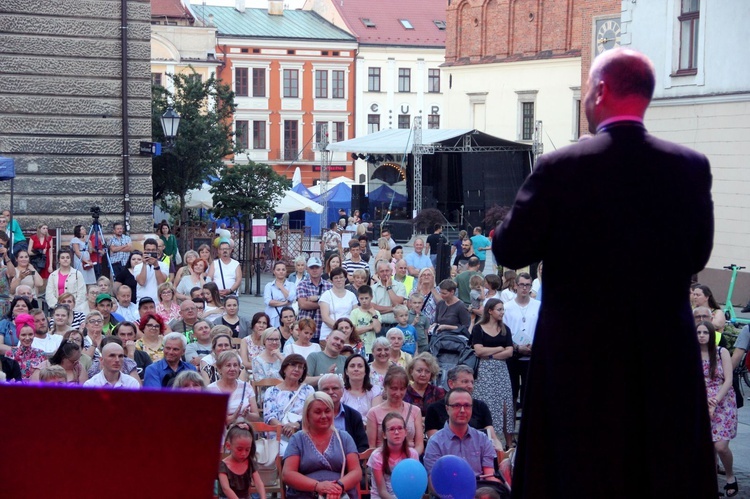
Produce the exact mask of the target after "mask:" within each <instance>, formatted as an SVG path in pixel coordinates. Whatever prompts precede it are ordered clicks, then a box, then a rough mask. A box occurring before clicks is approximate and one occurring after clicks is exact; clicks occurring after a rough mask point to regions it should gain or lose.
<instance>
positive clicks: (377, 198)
mask: <svg viewBox="0 0 750 499" xmlns="http://www.w3.org/2000/svg"><path fill="white" fill-rule="evenodd" d="M368 198H369V200H370V204H373V203H386V204H390V202H391V199H393V206H406V204H407V203H408V202H409V198H407V197H406V196H404V195H403V194H400V193H398V192H396V191H395V190H393V189H391V188H390V187H389V186H387V185H386V184H383V185H381V186H380V187H378V188H377V189H375V190H374V191H371V192H370V195H369V196H368Z"/></svg>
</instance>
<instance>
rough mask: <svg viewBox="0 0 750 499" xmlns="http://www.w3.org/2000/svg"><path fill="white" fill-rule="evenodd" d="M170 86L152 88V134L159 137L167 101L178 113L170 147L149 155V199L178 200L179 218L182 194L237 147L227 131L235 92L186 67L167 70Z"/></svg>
mask: <svg viewBox="0 0 750 499" xmlns="http://www.w3.org/2000/svg"><path fill="white" fill-rule="evenodd" d="M167 76H168V77H169V78H170V79H171V81H172V88H173V89H174V90H173V91H171V92H170V91H168V90H167V89H166V88H164V87H161V86H154V87H152V107H151V109H152V111H151V134H152V136H153V138H154V140H155V141H157V142H164V132H163V130H162V128H161V122H160V118H161V115H162V114H164V111H166V109H167V106H169V105H171V106H172V107H173V108H174V110H175V111H176V112H177V113H178V114H179V115H180V117H181V118H182V119H181V121H180V128H179V130H178V131H177V137H176V139H175V141H174V147H172V148H171V149H169V150H166V151H164V152H163V153H162V155H161V156H156V157H154V160H153V174H152V177H153V193H154V201H162V202H164V201H166V200H167V198H168V197H170V196H174V197H176V198H177V199H178V200H179V205H180V209H179V213H180V220H181V221H185V220H186V219H187V211H186V210H185V195H186V194H187V192H188V191H189V190H191V189H197V188H199V187H201V185H202V184H203V181H204V180H205V179H206V178H207V177H208V176H209V175H216V174H217V173H218V171H219V170H220V168H221V167H222V166H223V164H224V159H223V158H225V157H226V156H228V155H230V154H232V153H233V152H235V151H236V150H237V148H236V146H235V143H234V137H233V136H234V134H233V132H232V126H231V123H232V116H233V115H234V111H235V108H236V105H235V102H234V92H232V90H231V88H230V87H229V86H228V85H225V84H223V83H221V81H220V80H217V79H216V78H214V77H211V78H209V79H207V80H206V81H202V79H201V77H200V75H199V74H198V73H196V72H195V70H194V69H193V68H192V67H190V72H186V73H181V74H174V75H167Z"/></svg>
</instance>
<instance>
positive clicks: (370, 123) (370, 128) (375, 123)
mask: <svg viewBox="0 0 750 499" xmlns="http://www.w3.org/2000/svg"><path fill="white" fill-rule="evenodd" d="M379 131H380V115H379V114H368V115H367V133H375V132H379Z"/></svg>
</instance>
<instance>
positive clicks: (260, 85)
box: [253, 68, 266, 97]
mask: <svg viewBox="0 0 750 499" xmlns="http://www.w3.org/2000/svg"><path fill="white" fill-rule="evenodd" d="M265 96H266V70H265V68H253V97H265Z"/></svg>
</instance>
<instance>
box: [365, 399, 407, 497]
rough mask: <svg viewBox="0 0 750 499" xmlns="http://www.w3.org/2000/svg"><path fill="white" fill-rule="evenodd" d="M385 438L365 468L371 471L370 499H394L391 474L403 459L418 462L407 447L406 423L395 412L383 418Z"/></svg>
mask: <svg viewBox="0 0 750 499" xmlns="http://www.w3.org/2000/svg"><path fill="white" fill-rule="evenodd" d="M380 430H381V432H382V433H383V435H385V437H384V438H383V445H382V446H381V447H378V448H377V449H375V450H374V451H373V453H372V454H371V455H370V459H369V460H368V461H367V466H369V467H370V469H371V470H372V485H371V488H370V498H371V499H381V498H383V499H394V498H395V497H396V494H395V493H394V492H393V484H392V483H391V474H392V473H393V469H394V468H395V467H396V465H397V464H398V463H400V462H401V461H403V460H404V459H416V460H419V454H417V451H415V450H414V449H412V448H411V447H409V442H408V440H407V439H406V421H404V417H403V416H402V415H401V414H399V413H397V412H389V413H388V414H386V416H385V418H383V423H382V425H381V428H380Z"/></svg>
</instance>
